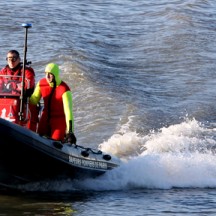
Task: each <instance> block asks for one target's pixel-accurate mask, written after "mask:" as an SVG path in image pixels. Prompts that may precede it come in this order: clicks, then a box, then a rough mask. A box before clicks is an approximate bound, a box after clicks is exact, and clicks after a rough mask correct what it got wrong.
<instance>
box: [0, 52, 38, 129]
mask: <svg viewBox="0 0 216 216" xmlns="http://www.w3.org/2000/svg"><path fill="white" fill-rule="evenodd" d="M6 60H7V65H6V66H5V67H4V68H2V69H1V71H0V92H4V93H5V92H7V93H12V94H20V93H21V88H22V73H23V65H22V63H21V59H20V54H19V52H18V51H17V50H10V51H8V53H7V57H6ZM2 75H5V76H2ZM34 87H35V73H34V70H33V68H31V67H27V66H26V68H25V82H24V97H25V99H26V98H27V97H30V96H31V94H32V93H33V91H34ZM29 109H30V113H31V119H30V122H29V124H28V128H29V129H30V130H32V131H36V128H37V123H38V110H37V107H36V106H34V105H29Z"/></svg>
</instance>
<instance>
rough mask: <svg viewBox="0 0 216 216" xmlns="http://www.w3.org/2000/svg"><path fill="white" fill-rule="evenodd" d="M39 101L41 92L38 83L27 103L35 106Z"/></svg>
mask: <svg viewBox="0 0 216 216" xmlns="http://www.w3.org/2000/svg"><path fill="white" fill-rule="evenodd" d="M40 99H41V91H40V85H39V82H38V83H37V85H36V87H35V90H34V92H33V94H32V95H31V97H30V99H29V102H30V103H31V104H34V105H37V104H38V102H39V101H40Z"/></svg>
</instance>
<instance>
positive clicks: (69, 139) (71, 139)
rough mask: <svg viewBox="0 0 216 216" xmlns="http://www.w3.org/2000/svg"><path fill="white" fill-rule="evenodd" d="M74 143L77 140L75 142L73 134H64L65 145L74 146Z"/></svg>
mask: <svg viewBox="0 0 216 216" xmlns="http://www.w3.org/2000/svg"><path fill="white" fill-rule="evenodd" d="M76 141H77V140H76V137H75V135H74V133H73V132H69V133H67V134H66V136H65V142H66V143H71V144H76Z"/></svg>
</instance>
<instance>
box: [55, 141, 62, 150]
mask: <svg viewBox="0 0 216 216" xmlns="http://www.w3.org/2000/svg"><path fill="white" fill-rule="evenodd" d="M53 145H54V147H56V148H57V149H62V147H63V145H62V144H61V143H60V142H53Z"/></svg>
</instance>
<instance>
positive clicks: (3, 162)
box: [0, 118, 120, 186]
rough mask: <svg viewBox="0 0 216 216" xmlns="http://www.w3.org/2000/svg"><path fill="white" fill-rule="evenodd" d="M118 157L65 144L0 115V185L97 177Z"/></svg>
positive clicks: (115, 163)
mask: <svg viewBox="0 0 216 216" xmlns="http://www.w3.org/2000/svg"><path fill="white" fill-rule="evenodd" d="M119 163H120V161H119V159H118V158H115V157H113V156H111V155H106V154H104V153H102V152H101V151H98V150H97V151H95V150H92V149H89V148H84V147H81V146H76V145H70V144H64V145H62V144H61V143H60V142H56V141H53V140H51V139H47V138H44V137H41V136H39V135H38V134H36V133H34V132H32V131H30V130H28V129H26V128H23V127H21V126H19V125H17V124H14V123H11V122H9V121H7V120H4V119H1V118H0V184H1V185H13V186H14V185H20V184H26V183H29V182H35V181H41V180H53V179H67V178H70V179H84V178H89V177H91V178H92V177H93V178H94V177H97V176H99V175H102V174H104V173H105V172H106V171H108V170H111V169H113V168H115V167H117V166H119Z"/></svg>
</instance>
